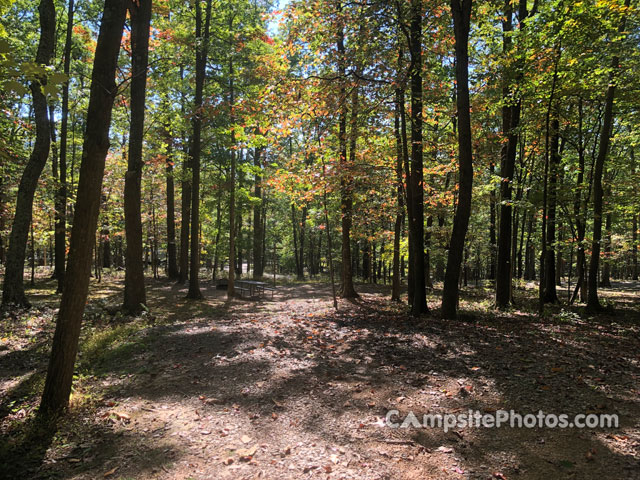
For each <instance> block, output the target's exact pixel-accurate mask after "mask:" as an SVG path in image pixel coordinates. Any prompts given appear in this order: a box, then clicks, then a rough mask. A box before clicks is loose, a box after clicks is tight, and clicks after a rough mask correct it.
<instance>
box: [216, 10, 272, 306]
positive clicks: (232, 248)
mask: <svg viewBox="0 0 640 480" xmlns="http://www.w3.org/2000/svg"><path fill="white" fill-rule="evenodd" d="M232 27H233V19H232V20H231V21H230V25H229V30H230V31H232V30H233V29H232ZM233 75H234V72H233V58H232V57H229V118H230V120H231V125H232V128H231V172H230V175H229V283H228V286H227V298H228V299H230V298H232V297H233V296H234V294H235V288H234V282H235V273H236V272H235V268H234V263H235V258H236V225H235V222H236V150H235V143H236V137H235V131H234V130H233V123H234V121H235V115H234V108H235V105H234V104H235V92H234V78H233ZM273 268H274V272H275V268H276V265H275V258H274V261H273ZM274 275H275V273H274Z"/></svg>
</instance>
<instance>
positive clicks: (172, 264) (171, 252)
mask: <svg viewBox="0 0 640 480" xmlns="http://www.w3.org/2000/svg"><path fill="white" fill-rule="evenodd" d="M166 138H167V160H166V167H165V171H166V175H167V275H168V276H169V279H170V280H177V279H178V277H179V276H180V273H179V271H178V258H177V252H176V198H175V186H174V180H173V158H172V155H173V139H171V138H170V136H169V132H168V131H167V132H166Z"/></svg>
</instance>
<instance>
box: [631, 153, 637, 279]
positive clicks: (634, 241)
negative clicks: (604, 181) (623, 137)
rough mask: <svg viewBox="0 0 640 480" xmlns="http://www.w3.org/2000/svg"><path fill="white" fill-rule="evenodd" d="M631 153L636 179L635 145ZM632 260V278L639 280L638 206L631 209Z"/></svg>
mask: <svg viewBox="0 0 640 480" xmlns="http://www.w3.org/2000/svg"><path fill="white" fill-rule="evenodd" d="M630 155H631V167H632V178H633V179H634V181H635V176H636V159H635V156H634V151H633V147H631V151H630ZM631 239H632V240H631V262H632V268H633V270H632V272H631V274H632V277H631V278H632V279H633V280H638V214H637V212H636V208H635V207H634V208H633V209H632V210H631Z"/></svg>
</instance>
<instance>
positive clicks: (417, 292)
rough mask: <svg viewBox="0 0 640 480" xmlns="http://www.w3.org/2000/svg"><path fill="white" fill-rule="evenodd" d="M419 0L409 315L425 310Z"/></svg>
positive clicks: (414, 30)
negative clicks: (410, 302)
mask: <svg viewBox="0 0 640 480" xmlns="http://www.w3.org/2000/svg"><path fill="white" fill-rule="evenodd" d="M422 15H423V12H422V0H411V23H410V27H409V28H410V32H409V36H410V39H411V41H410V53H411V177H410V180H409V188H410V190H411V209H410V211H409V229H410V230H411V244H412V247H411V250H412V253H413V255H412V258H411V259H410V261H411V264H412V265H413V266H414V268H413V279H412V280H413V302H412V304H411V314H412V315H413V316H419V315H421V314H423V313H428V312H429V308H428V307H427V296H426V291H425V283H424V188H423V187H424V186H423V172H422V166H423V158H422V152H423V142H422Z"/></svg>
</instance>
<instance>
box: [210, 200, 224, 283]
mask: <svg viewBox="0 0 640 480" xmlns="http://www.w3.org/2000/svg"><path fill="white" fill-rule="evenodd" d="M221 227H222V191H221V190H218V204H217V205H216V243H215V245H216V246H215V250H214V253H213V272H212V276H211V278H212V279H213V280H214V281H215V279H216V275H217V273H218V268H219V267H220V248H219V247H220V235H221V234H222V232H221Z"/></svg>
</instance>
